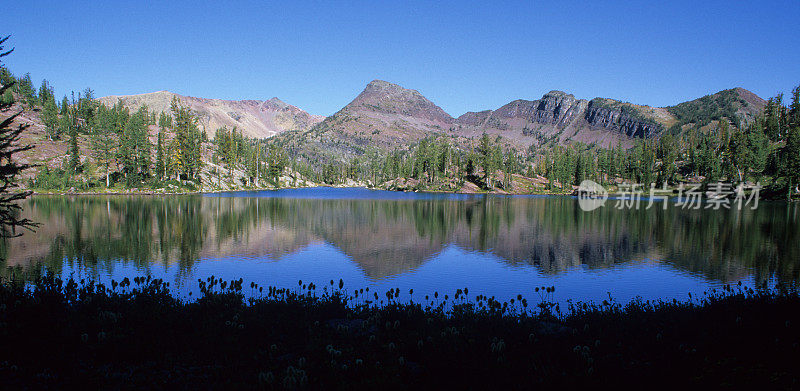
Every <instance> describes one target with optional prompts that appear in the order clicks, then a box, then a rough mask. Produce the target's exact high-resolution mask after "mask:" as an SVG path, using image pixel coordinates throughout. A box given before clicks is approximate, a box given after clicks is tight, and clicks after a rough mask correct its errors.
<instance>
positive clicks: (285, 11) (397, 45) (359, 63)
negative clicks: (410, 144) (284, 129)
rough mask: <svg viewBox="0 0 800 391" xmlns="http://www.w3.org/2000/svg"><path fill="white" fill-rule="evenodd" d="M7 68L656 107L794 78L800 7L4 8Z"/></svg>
mask: <svg viewBox="0 0 800 391" xmlns="http://www.w3.org/2000/svg"><path fill="white" fill-rule="evenodd" d="M3 8H4V10H3V17H4V21H3V26H2V27H1V29H2V30H3V31H0V34H3V35H6V34H12V38H11V39H10V40H9V43H10V44H11V46H14V47H15V48H16V50H15V51H14V53H13V54H12V55H11V56H8V57H5V58H4V62H5V63H6V65H7V66H8V67H9V68H10V69H11V70H12V72H14V73H15V74H17V75H22V74H24V73H25V72H30V73H31V76H32V77H33V80H34V83H36V85H37V86H38V84H39V83H40V82H41V80H42V79H43V78H46V79H47V80H49V81H50V82H51V83H52V84H53V85H54V86H55V87H56V94H57V96H62V95H64V94H66V93H68V92H69V91H71V90H75V91H76V92H77V91H80V90H83V89H84V88H86V87H91V88H93V89H94V90H95V93H96V95H97V96H105V95H120V94H138V93H145V92H152V91H159V90H169V91H172V92H176V93H179V94H183V95H191V96H199V97H206V98H221V99H268V98H271V97H273V96H277V97H279V98H281V99H282V100H284V101H286V102H288V103H291V104H294V105H297V106H299V107H300V108H303V109H305V110H307V111H309V112H311V113H313V114H323V115H330V114H332V113H334V112H336V111H337V110H338V109H339V108H341V107H342V106H344V105H346V104H347V103H348V102H349V101H350V100H352V99H353V98H354V97H355V96H356V95H357V94H358V93H359V92H360V91H361V90H362V89H363V87H364V85H366V83H368V82H369V81H370V80H372V79H383V80H387V81H391V82H394V83H397V84H400V85H402V86H404V87H406V88H413V89H416V90H419V91H420V92H421V93H422V94H423V95H425V96H426V97H428V98H429V99H431V100H432V101H433V102H435V103H437V104H438V105H440V106H441V107H442V108H443V109H444V110H445V111H447V112H448V113H450V114H451V115H454V116H458V115H460V114H463V113H464V112H466V111H477V110H484V109H494V108H497V107H499V106H501V105H503V104H505V103H508V102H509V101H511V100H514V99H520V98H521V99H537V98H539V97H541V95H542V94H543V93H545V92H547V91H550V90H553V89H558V90H563V91H567V92H570V93H572V94H574V95H575V96H576V97H579V98H588V99H590V98H593V97H596V96H602V97H610V98H618V99H622V100H626V101H630V102H635V103H641V104H649V105H656V106H665V105H670V104H675V103H678V102H681V101H685V100H690V99H694V98H697V97H700V96H703V95H705V94H708V93H713V92H716V91H719V90H722V89H726V88H731V87H736V86H740V87H744V88H747V89H749V90H751V91H753V92H755V93H756V94H758V95H760V96H762V97H764V98H766V97H769V96H773V95H775V94H776V93H778V92H784V93H787V95H788V91H790V90H791V88H792V87H794V86H795V85H798V84H800V72H798V70H800V1H798V0H787V1H752V0H751V1H742V2H738V1H699V0H692V1H630V2H622V1H620V2H617V1H596V0H593V1H586V2H584V1H557V0H548V1H539V0H536V1H524V2H494V1H481V2H474V3H473V2H465V1H459V2H439V1H424V2H403V1H385V2H384V1H363V2H358V1H346V2H340V3H335V2H324V3H323V2H319V3H317V2H307V3H305V2H296V1H280V2H269V1H252V2H237V1H215V2H203V1H186V2H184V1H160V2H145V1H142V2H134V1H119V2H117V1H96V0H95V1H87V2H81V1H52V2H50V1H48V2H45V1H36V0H24V1H13V2H11V3H9V4H6V6H4V7H3Z"/></svg>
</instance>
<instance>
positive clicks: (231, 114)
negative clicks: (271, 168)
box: [99, 91, 325, 138]
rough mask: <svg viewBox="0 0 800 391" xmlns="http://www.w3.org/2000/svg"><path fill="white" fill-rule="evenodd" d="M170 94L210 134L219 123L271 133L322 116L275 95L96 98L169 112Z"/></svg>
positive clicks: (316, 120)
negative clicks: (250, 97)
mask: <svg viewBox="0 0 800 391" xmlns="http://www.w3.org/2000/svg"><path fill="white" fill-rule="evenodd" d="M173 97H178V99H179V100H180V101H181V102H182V103H183V104H184V105H186V106H188V107H189V108H190V109H192V110H193V111H194V112H195V113H196V114H197V116H198V118H200V124H201V128H205V130H206V132H208V133H209V136H213V132H214V131H215V130H216V129H217V128H220V127H222V126H227V127H228V128H232V127H234V126H235V127H237V128H239V129H240V130H241V131H242V133H243V134H245V135H247V136H250V137H256V138H263V137H271V136H274V135H276V134H278V133H282V132H285V131H287V130H307V129H310V128H311V127H312V126H314V125H316V124H317V123H319V122H321V121H322V120H323V119H324V118H325V117H323V116H318V115H311V114H309V113H307V112H305V111H303V110H301V109H299V108H297V107H295V106H292V105H290V104H287V103H284V102H282V101H281V100H280V99H278V98H272V99H269V100H267V101H259V100H240V101H231V100H221V99H205V98H195V97H190V96H182V95H178V94H174V93H172V92H168V91H159V92H152V93H149V94H140V95H123V96H107V97H103V98H100V99H99V101H100V102H102V103H104V104H106V105H109V106H110V105H114V104H115V103H117V101H118V100H121V101H122V102H123V104H124V105H126V106H128V107H130V108H131V109H132V110H136V109H138V108H139V107H140V106H142V105H147V107H148V108H150V110H155V111H157V112H161V111H164V112H169V111H170V105H171V103H172V98H173Z"/></svg>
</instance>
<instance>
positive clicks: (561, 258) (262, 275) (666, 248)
mask: <svg viewBox="0 0 800 391" xmlns="http://www.w3.org/2000/svg"><path fill="white" fill-rule="evenodd" d="M798 209H799V208H798V207H797V205H792V204H786V203H765V202H762V203H761V205H759V209H758V210H755V211H753V210H743V211H728V210H723V211H714V210H683V209H681V208H679V207H675V205H674V204H670V207H669V208H668V209H667V210H666V211H665V210H662V209H661V208H652V209H650V210H618V209H615V208H613V205H610V204H609V206H606V207H603V208H600V209H597V210H595V211H592V212H583V211H582V210H581V209H580V208H579V207H578V203H577V200H576V199H574V198H571V197H541V196H531V197H526V196H515V197H507V196H505V197H504V196H468V195H440V194H413V193H397V192H383V191H371V190H365V189H329V188H317V189H298V190H282V191H264V192H239V193H225V194H217V195H206V196H163V197H151V196H36V197H33V198H32V199H30V200H28V201H27V202H26V204H25V215H26V216H27V217H29V218H31V219H33V220H35V221H38V222H40V223H41V224H42V226H41V227H40V228H39V229H38V230H37V232H36V233H26V234H25V235H24V236H22V237H20V238H14V239H10V240H8V241H7V242H6V243H4V244H0V254H2V255H3V258H5V260H0V265H2V263H5V265H2V266H4V267H3V268H2V271H0V273H2V275H3V276H8V275H9V273H11V270H10V269H9V268H14V269H15V270H16V272H17V273H22V274H23V275H26V276H28V277H29V278H32V277H33V276H35V275H36V274H38V273H41V272H42V270H43V269H44V268H49V269H50V270H53V271H54V272H56V273H60V274H62V275H63V276H65V277H68V276H74V277H77V278H87V277H93V278H96V279H99V280H102V281H110V280H111V279H112V278H113V279H116V280H120V279H122V278H123V277H125V276H129V277H134V276H141V275H152V276H153V277H156V278H163V279H164V280H166V281H169V282H170V283H171V286H172V288H173V289H177V294H179V295H181V296H186V297H188V295H189V293H190V292H192V293H193V294H194V295H196V293H197V279H198V278H202V279H205V278H206V277H208V276H211V275H214V276H216V277H222V278H224V279H227V280H231V279H238V278H240V277H241V278H243V279H244V281H245V284H244V286H246V287H249V285H250V284H249V283H250V282H256V283H258V284H259V285H261V286H268V285H273V286H279V287H297V282H298V280H303V282H304V283H308V282H314V283H315V284H316V285H318V286H320V287H322V286H324V285H327V284H328V281H329V280H332V279H333V280H336V281H337V282H338V280H339V279H340V278H341V279H344V281H345V285H346V287H348V288H350V289H351V290H352V289H356V288H365V287H368V286H369V287H371V288H372V290H373V291H375V290H377V291H379V292H383V291H386V290H388V289H391V288H400V290H401V292H403V293H402V294H401V299H402V298H403V296H406V298H407V292H408V289H410V288H413V289H414V291H415V293H414V297H415V298H421V297H422V296H424V295H425V294H430V295H432V294H433V292H434V291H438V292H439V293H440V295H444V294H445V293H447V294H450V295H451V296H452V294H453V292H454V291H455V290H456V289H458V288H464V287H469V289H470V294H471V295H475V294H485V295H487V296H496V297H497V298H498V299H501V300H507V299H510V298H512V297H515V296H516V295H517V294H522V295H523V296H525V297H527V298H529V299H537V298H538V295H537V294H535V293H534V292H533V290H534V288H535V287H540V286H555V287H556V292H555V297H554V299H555V300H558V301H561V302H564V301H566V300H567V299H571V300H575V301H590V300H591V301H601V300H603V299H605V298H607V297H608V294H609V293H611V295H612V296H613V297H614V298H615V299H617V300H619V301H621V302H626V301H628V300H630V299H632V298H634V297H636V296H641V297H643V298H646V299H655V298H666V299H671V298H678V299H685V298H687V297H688V293H689V292H692V293H695V294H699V293H702V292H703V291H705V290H708V289H709V288H710V287H715V286H719V285H721V284H724V283H736V282H739V281H742V282H743V283H744V284H748V285H751V284H754V283H755V282H760V281H765V280H768V281H771V282H775V281H782V282H792V283H795V282H797V281H798V279H799V277H800V244H799V243H800V230H798V226H797V223H798V219H799V218H800V211H798ZM245 291H246V292H245V293H248V289H247V288H246V289H245Z"/></svg>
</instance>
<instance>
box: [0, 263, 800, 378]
mask: <svg viewBox="0 0 800 391" xmlns="http://www.w3.org/2000/svg"><path fill="white" fill-rule="evenodd" d="M113 285H114V286H113V287H106V286H103V285H97V284H93V283H88V282H87V283H81V282H77V283H76V282H75V281H66V282H62V281H60V280H58V279H55V278H52V277H49V278H43V279H40V280H38V281H37V282H36V283H35V284H33V286H32V287H30V286H29V287H28V288H27V289H26V288H24V287H23V286H22V285H21V284H19V283H15V282H9V281H4V282H3V283H2V284H0V346H2V349H0V381H2V388H4V389H9V390H17V389H41V388H51V389H65V388H76V387H80V388H85V389H96V388H101V389H142V388H145V389H166V388H169V389H198V388H199V389H207V388H227V389H380V390H386V389H419V388H423V389H428V388H436V389H451V388H459V389H529V388H540V387H542V386H559V387H560V386H567V387H570V388H574V387H591V388H592V389H597V388H598V387H600V388H606V389H607V388H609V387H615V386H616V387H623V388H629V387H637V388H639V387H641V388H647V389H654V388H655V389H662V388H672V387H675V386H691V387H692V388H696V387H707V389H719V388H731V389H742V388H750V389H753V388H758V389H780V388H797V387H799V386H800V383H798V378H799V377H800V373H798V368H797V361H796V359H797V357H798V353H800V350H798V341H800V335H798V330H799V328H798V327H797V326H798V323H800V297H798V293H797V291H796V290H793V289H785V288H780V287H779V288H774V289H757V290H751V289H747V288H740V287H727V288H726V289H724V290H722V291H719V292H709V294H708V295H706V296H704V297H703V298H702V299H699V300H693V301H690V302H657V303H654V302H641V301H634V302H631V303H630V304H627V305H625V306H620V305H618V304H615V303H613V302H611V303H609V302H605V303H601V304H598V305H595V306H583V305H580V306H573V307H572V308H568V309H559V308H558V307H557V306H555V305H553V304H550V303H548V298H549V297H550V294H551V293H550V292H551V290H550V289H542V290H540V291H539V292H532V294H531V295H532V296H533V297H535V298H536V301H535V302H533V301H531V302H528V301H527V300H524V299H521V298H518V300H516V301H514V302H509V303H498V302H496V301H494V300H493V299H491V298H488V299H487V298H484V297H480V296H478V297H473V296H470V295H469V291H468V290H467V291H459V292H456V293H455V294H454V295H452V296H450V295H447V296H445V295H444V294H441V295H438V297H429V298H427V300H426V298H425V297H417V296H415V295H413V293H411V292H398V291H393V292H391V293H381V294H379V295H377V300H376V295H375V293H374V292H369V291H360V290H359V291H358V292H356V291H352V290H347V289H345V288H342V285H341V284H335V285H334V283H333V282H331V285H330V286H328V287H325V288H318V287H315V286H313V285H311V286H307V285H303V283H302V282H301V283H299V284H298V288H297V289H296V290H293V291H292V290H279V289H275V288H261V287H258V286H255V285H251V286H244V287H243V286H241V285H242V283H241V281H238V282H237V281H234V282H228V283H225V282H221V281H218V280H207V281H203V282H200V286H201V290H202V291H203V294H202V297H200V298H198V299H197V300H196V301H194V302H191V303H185V302H181V301H179V300H176V299H174V298H173V297H172V296H171V295H170V292H169V287H168V284H165V283H163V282H162V281H158V280H149V279H144V278H142V279H136V280H135V281H132V282H131V281H123V282H122V283H120V284H119V285H117V284H116V283H114V284H113ZM243 292H248V293H251V294H254V295H255V296H260V297H261V298H260V299H254V300H248V301H245V300H243V296H242V293H243ZM398 296H400V297H398ZM409 299H411V300H413V302H414V303H413V304H407V303H406V304H401V303H400V300H402V301H403V302H407V301H408V300H409ZM381 301H382V303H381ZM419 302H423V304H419ZM431 302H432V305H431ZM445 303H447V304H445ZM601 386H602V387H601Z"/></svg>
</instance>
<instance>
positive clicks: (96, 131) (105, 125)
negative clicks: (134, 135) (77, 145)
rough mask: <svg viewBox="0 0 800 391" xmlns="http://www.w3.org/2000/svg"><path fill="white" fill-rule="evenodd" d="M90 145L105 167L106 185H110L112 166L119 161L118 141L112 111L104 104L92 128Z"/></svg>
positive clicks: (100, 164) (99, 162)
mask: <svg viewBox="0 0 800 391" xmlns="http://www.w3.org/2000/svg"><path fill="white" fill-rule="evenodd" d="M90 145H91V150H92V157H93V158H94V160H95V161H96V162H97V164H98V165H99V166H101V167H103V168H104V169H105V177H106V187H110V186H111V180H110V177H111V166H112V165H116V163H117V159H116V158H117V147H118V142H117V139H116V133H115V132H114V121H113V118H112V113H110V112H109V110H108V109H107V108H106V107H105V106H103V105H101V106H100V107H99V108H98V111H97V118H96V121H95V123H94V126H93V127H92V128H91V132H90Z"/></svg>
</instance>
